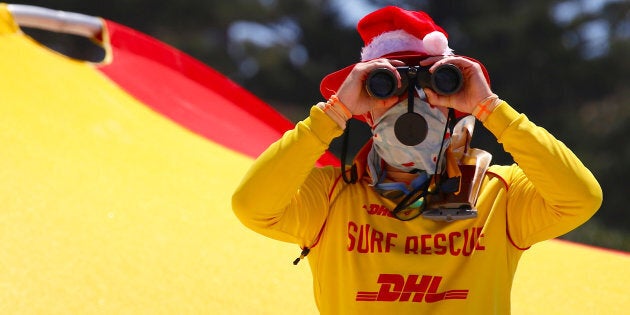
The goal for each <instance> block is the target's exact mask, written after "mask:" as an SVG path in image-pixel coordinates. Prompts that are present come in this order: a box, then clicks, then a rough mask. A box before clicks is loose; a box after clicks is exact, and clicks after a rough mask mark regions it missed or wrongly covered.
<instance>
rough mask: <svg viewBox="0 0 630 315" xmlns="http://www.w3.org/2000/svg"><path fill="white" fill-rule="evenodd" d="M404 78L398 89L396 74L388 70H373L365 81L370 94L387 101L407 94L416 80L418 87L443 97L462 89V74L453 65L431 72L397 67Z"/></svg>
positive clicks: (411, 67)
mask: <svg viewBox="0 0 630 315" xmlns="http://www.w3.org/2000/svg"><path fill="white" fill-rule="evenodd" d="M396 70H398V73H400V76H401V78H402V80H401V83H402V84H401V87H400V88H399V87H398V80H397V79H396V76H395V75H394V73H393V72H392V71H391V70H389V69H387V68H378V69H375V70H372V72H370V74H369V75H368V78H367V80H366V81H365V89H366V90H367V92H368V94H369V95H370V96H372V97H375V98H380V99H385V98H389V97H392V96H395V95H396V96H398V95H402V94H403V93H405V92H406V91H407V90H408V88H409V82H410V81H411V79H415V80H413V81H415V84H416V87H418V88H425V87H428V88H430V89H431V90H433V91H435V92H436V93H438V94H441V95H452V94H455V93H457V92H459V90H460V89H461V87H462V84H463V81H464V79H463V76H462V72H461V71H460V70H459V68H458V67H456V66H455V65H453V64H449V63H447V64H443V65H441V66H439V67H437V68H436V69H435V71H433V73H431V72H429V67H423V66H405V67H396Z"/></svg>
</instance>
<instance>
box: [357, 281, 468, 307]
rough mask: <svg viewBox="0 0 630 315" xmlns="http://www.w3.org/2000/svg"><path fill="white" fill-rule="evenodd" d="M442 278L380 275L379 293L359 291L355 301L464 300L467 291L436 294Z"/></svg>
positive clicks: (427, 301) (417, 301) (431, 301)
mask: <svg viewBox="0 0 630 315" xmlns="http://www.w3.org/2000/svg"><path fill="white" fill-rule="evenodd" d="M441 281H442V277H439V276H427V275H423V276H419V275H409V276H407V278H405V277H404V276H403V275H399V274H381V275H379V277H378V280H377V283H378V284H380V285H381V287H380V289H379V291H375V292H371V291H359V292H357V296H356V300H357V301H367V302H370V301H371V302H375V301H382V302H395V301H398V302H408V301H411V302H416V303H422V302H426V303H435V302H440V301H443V300H465V299H467V298H468V290H447V291H443V292H438V289H439V286H440V282H441Z"/></svg>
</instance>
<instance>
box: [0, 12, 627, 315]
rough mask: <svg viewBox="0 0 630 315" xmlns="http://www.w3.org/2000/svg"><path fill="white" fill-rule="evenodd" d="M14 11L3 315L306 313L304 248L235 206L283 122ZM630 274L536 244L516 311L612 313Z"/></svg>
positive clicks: (0, 170) (199, 72) (229, 94)
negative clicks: (71, 41) (56, 44)
mask: <svg viewBox="0 0 630 315" xmlns="http://www.w3.org/2000/svg"><path fill="white" fill-rule="evenodd" d="M20 9H23V7H20V6H7V5H6V4H0V145H2V154H0V163H1V164H0V165H1V167H0V314H215V313H216V314H285V313H301V314H315V313H316V307H315V303H314V299H313V294H312V289H311V280H310V273H309V270H308V264H300V265H298V266H297V267H295V266H293V265H292V264H291V261H292V260H293V258H295V257H296V256H297V255H298V254H299V248H297V246H295V245H291V244H283V243H279V242H276V241H273V240H270V239H265V238H263V237H260V236H259V235H256V234H254V233H253V232H251V231H249V230H247V229H246V228H244V227H243V226H242V225H241V224H240V223H239V222H238V221H237V219H236V218H235V217H234V215H233V214H232V211H231V209H230V198H231V194H232V191H233V189H234V188H235V187H236V185H237V183H238V181H239V180H240V178H241V177H242V176H243V175H244V172H245V171H246V170H247V168H248V167H249V165H250V164H251V163H252V160H253V158H254V157H255V156H257V155H258V154H259V153H260V152H261V151H262V150H264V148H266V147H267V146H268V145H269V144H270V143H271V142H272V141H274V140H276V139H278V138H279V137H280V136H281V134H282V132H284V131H285V130H287V129H289V128H291V127H292V123H291V122H289V121H288V120H286V119H285V118H284V117H282V116H281V115H279V114H278V113H277V112H275V111H274V110H273V109H272V108H271V107H269V106H267V105H266V104H265V103H263V102H262V101H261V100H259V99H258V98H256V97H255V96H253V95H252V94H251V93H249V92H247V91H245V90H244V89H242V88H241V87H239V86H238V85H236V84H235V83H233V82H231V81H230V80H228V79H226V78H225V77H224V76H222V75H221V74H219V73H217V72H216V71H214V70H212V69H210V68H209V67H207V66H205V65H203V64H202V63H200V62H199V61H197V60H195V59H193V58H191V57H189V56H188V55H186V54H184V53H182V52H180V51H178V50H176V49H174V48H172V47H169V46H167V45H165V44H163V43H161V42H159V41H157V40H155V39H153V38H151V37H149V36H147V35H144V34H142V33H140V32H137V31H135V30H132V29H130V28H127V27H125V26H122V25H119V24H117V23H115V22H112V21H109V20H105V19H98V18H94V20H90V21H92V22H94V21H97V22H96V23H97V24H99V25H100V29H99V31H98V32H96V33H94V34H93V37H94V40H95V41H97V42H99V43H100V44H101V45H102V46H103V47H104V48H105V50H106V52H107V53H106V55H107V57H106V58H105V60H104V61H103V62H101V63H91V62H86V61H81V60H75V59H72V58H68V57H66V56H64V55H61V54H59V53H56V52H54V51H52V50H50V49H48V48H46V47H45V46H43V45H41V44H39V43H38V42H37V41H35V40H33V39H32V38H31V37H29V36H27V35H25V34H24V33H23V32H22V31H21V29H20V26H19V25H18V22H16V21H17V20H19V17H18V18H16V16H17V14H13V13H15V12H18V11H19V12H21V13H22V14H23V11H20ZM44 15H45V14H44ZM320 162H321V163H322V164H331V163H332V164H334V163H338V162H337V161H336V159H335V158H334V157H333V156H332V155H327V156H325V157H324V158H322V160H321V161H320ZM628 267H630V256H629V255H628V254H627V253H614V252H609V251H604V250H600V249H593V248H589V247H584V246H580V245H576V244H573V243H567V242H559V241H549V242H544V243H542V244H540V245H536V246H534V247H533V248H532V249H531V250H530V252H529V253H526V254H525V255H524V256H523V259H522V262H521V265H520V267H519V268H520V269H519V271H518V272H517V278H516V280H515V285H514V292H513V305H514V306H513V308H514V312H513V313H514V314H577V313H582V314H583V313H602V314H619V313H622V312H623V311H626V310H627V309H630V301H629V299H628V298H627V297H626V296H627V292H629V291H630V273H629V271H628ZM480 281H483V280H482V279H480Z"/></svg>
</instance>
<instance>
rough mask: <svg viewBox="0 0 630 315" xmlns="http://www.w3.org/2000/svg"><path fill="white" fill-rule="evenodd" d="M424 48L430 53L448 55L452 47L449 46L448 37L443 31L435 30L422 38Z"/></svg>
mask: <svg viewBox="0 0 630 315" xmlns="http://www.w3.org/2000/svg"><path fill="white" fill-rule="evenodd" d="M422 43H423V44H424V49H425V50H426V51H427V53H428V54H429V55H448V54H450V53H451V49H450V48H448V39H446V35H444V34H443V33H442V32H438V31H433V32H431V33H429V34H427V35H425V36H424V38H423V39H422Z"/></svg>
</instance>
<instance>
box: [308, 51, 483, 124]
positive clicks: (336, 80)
mask: <svg viewBox="0 0 630 315" xmlns="http://www.w3.org/2000/svg"><path fill="white" fill-rule="evenodd" d="M427 57H428V56H427V55H425V54H418V53H415V54H405V53H398V54H391V55H387V56H384V57H383V58H387V59H394V60H400V61H403V62H405V63H406V64H419V62H420V61H421V60H422V59H425V58H427ZM458 57H463V58H466V59H468V60H471V61H473V62H476V63H478V64H479V65H480V66H481V70H482V71H483V75H484V76H485V77H486V81H487V82H488V84H490V76H489V75H488V71H487V70H486V67H484V65H483V64H482V63H481V62H479V61H478V60H476V59H474V58H470V57H466V56H458ZM355 65H356V63H355V64H352V65H349V66H347V67H345V68H343V69H341V70H337V71H335V72H333V73H331V74H329V75H327V76H325V77H324V78H323V79H322V81H321V83H320V85H319V92H320V93H321V94H322V96H323V97H324V99H326V100H327V99H330V97H331V96H333V94H335V93H337V90H339V87H341V84H343V81H345V80H346V78H347V77H348V75H349V74H350V72H351V71H352V69H354V66H355ZM455 112H456V116H457V117H458V118H460V117H464V116H467V115H469V114H465V113H461V112H459V111H455ZM354 117H355V118H358V119H360V120H362V121H365V120H364V119H363V117H361V116H354Z"/></svg>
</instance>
